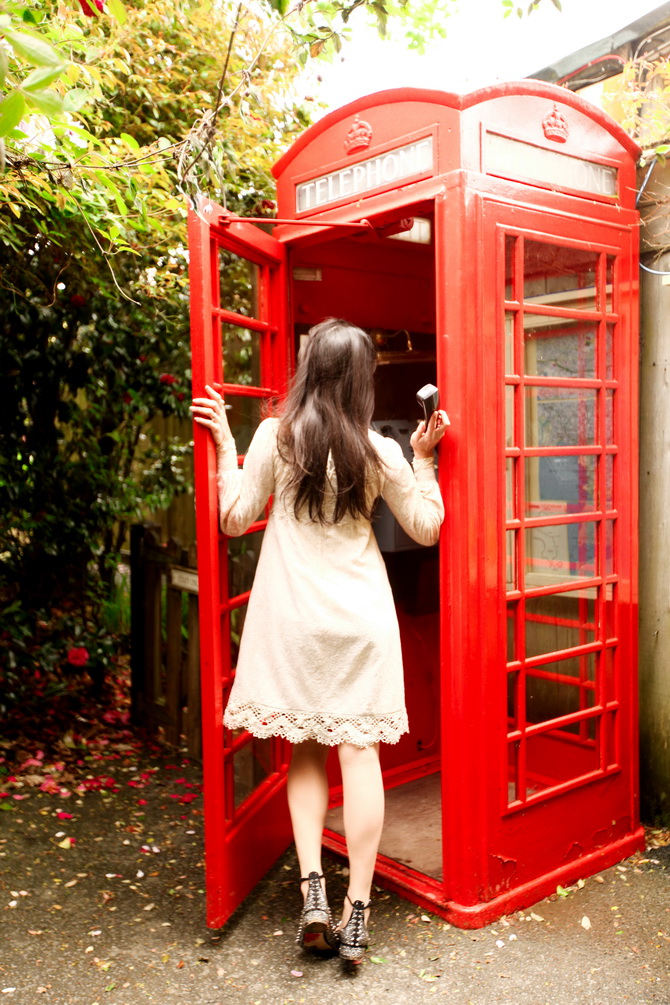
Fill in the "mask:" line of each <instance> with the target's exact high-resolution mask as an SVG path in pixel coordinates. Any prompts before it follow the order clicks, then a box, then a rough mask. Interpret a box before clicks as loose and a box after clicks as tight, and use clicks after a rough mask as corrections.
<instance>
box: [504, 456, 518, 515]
mask: <svg viewBox="0 0 670 1005" xmlns="http://www.w3.org/2000/svg"><path fill="white" fill-rule="evenodd" d="M516 465H517V462H516V460H515V459H514V458H513V457H508V458H506V460H505V497H506V514H507V516H506V519H507V520H514V519H515V517H516Z"/></svg>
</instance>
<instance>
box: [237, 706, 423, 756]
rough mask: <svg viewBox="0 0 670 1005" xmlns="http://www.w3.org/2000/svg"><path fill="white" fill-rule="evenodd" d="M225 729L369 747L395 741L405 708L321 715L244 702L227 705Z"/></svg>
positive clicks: (403, 723)
mask: <svg viewBox="0 0 670 1005" xmlns="http://www.w3.org/2000/svg"><path fill="white" fill-rule="evenodd" d="M223 724H224V726H227V727H228V729H246V730H247V731H248V732H249V733H251V734H252V736H256V737H258V738H260V739H263V738H265V737H269V736H281V737H282V738H283V739H284V740H289V742H291V743H302V742H303V741H305V740H316V741H317V742H318V743H322V744H324V745H325V746H328V747H334V746H337V745H338V744H340V743H351V744H353V746H355V747H370V746H372V744H373V743H397V742H398V740H399V739H400V737H401V736H402V735H403V733H407V732H408V731H409V725H408V722H407V713H406V711H405V710H404V709H401V710H399V711H398V712H389V713H387V714H385V715H353V716H352V715H342V716H338V715H324V714H320V713H316V712H298V711H285V710H283V709H274V708H268V707H267V706H263V705H257V704H251V703H249V702H245V703H244V704H241V705H238V706H236V707H235V708H231V707H230V706H228V708H227V709H226V712H225V715H224V717H223Z"/></svg>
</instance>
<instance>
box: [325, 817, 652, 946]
mask: <svg viewBox="0 0 670 1005" xmlns="http://www.w3.org/2000/svg"><path fill="white" fill-rule="evenodd" d="M324 845H325V847H326V848H328V849H329V850H330V851H332V852H334V853H335V854H336V855H342V856H346V843H345V841H344V838H343V837H342V835H341V834H337V833H335V832H334V831H329V830H327V831H326V832H325V834H324ZM644 847H645V834H644V828H643V827H638V828H637V830H635V831H633V832H632V833H631V834H628V835H626V837H625V838H621V840H619V841H614V842H612V843H611V844H608V845H606V846H605V847H603V848H599V849H597V850H596V851H594V852H591V853H590V854H588V855H582V856H580V858H577V859H574V860H573V861H572V862H569V863H567V864H566V865H564V866H562V867H561V868H560V869H555V870H553V871H552V872H549V873H545V874H544V875H543V876H540V877H538V878H537V879H535V880H531V881H530V882H528V883H524V884H523V885H522V886H518V887H515V888H514V889H512V890H507V891H505V893H503V894H500V895H499V896H498V897H493V898H492V899H491V900H487V901H483V902H481V903H478V904H472V905H465V904H457V903H456V902H455V901H453V900H449V898H448V894H447V891H446V890H445V889H444V886H443V884H442V883H441V882H439V881H436V880H435V879H433V878H431V877H430V876H426V875H424V874H422V873H420V872H416V871H415V870H414V869H410V868H408V867H407V866H405V865H403V864H402V863H400V862H397V861H395V860H393V859H390V858H388V857H387V856H386V855H381V854H380V855H379V856H378V857H377V869H376V871H375V882H377V883H378V884H379V885H380V886H382V887H384V888H385V889H387V890H391V891H392V892H393V893H397V894H398V895H399V896H401V897H404V898H405V899H406V900H409V901H411V902H412V903H414V904H418V905H419V906H420V907H423V908H425V909H426V910H428V911H430V912H432V913H433V914H436V915H438V916H439V917H441V918H444V919H445V921H448V922H449V924H451V925H454V926H455V927H456V928H464V929H472V928H483V927H484V926H485V925H489V924H492V923H493V922H495V921H497V920H498V919H499V918H501V917H503V916H504V915H506V914H512V913H513V912H514V911H520V910H524V909H525V908H528V907H532V906H533V905H534V904H537V903H538V901H540V900H543V899H544V898H545V897H548V896H550V895H551V894H552V893H555V892H556V887H557V886H563V887H565V886H569V885H570V884H571V883H574V882H576V881H577V880H578V879H584V878H586V877H587V876H593V875H595V874H596V873H598V872H602V870H603V869H609V868H610V866H613V865H616V864H617V862H621V861H622V859H625V858H628V856H629V855H632V854H634V852H636V851H642V850H643V849H644Z"/></svg>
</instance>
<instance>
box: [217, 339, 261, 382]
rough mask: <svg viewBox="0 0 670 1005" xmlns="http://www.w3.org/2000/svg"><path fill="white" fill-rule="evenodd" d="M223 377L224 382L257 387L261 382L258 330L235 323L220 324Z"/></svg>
mask: <svg viewBox="0 0 670 1005" xmlns="http://www.w3.org/2000/svg"><path fill="white" fill-rule="evenodd" d="M221 337H222V340H223V379H224V381H225V382H226V384H242V385H243V386H244V387H259V386H260V384H261V355H260V347H261V337H260V335H259V334H258V332H252V331H250V330H249V329H248V328H238V327H237V326H236V325H227V324H222V325H221Z"/></svg>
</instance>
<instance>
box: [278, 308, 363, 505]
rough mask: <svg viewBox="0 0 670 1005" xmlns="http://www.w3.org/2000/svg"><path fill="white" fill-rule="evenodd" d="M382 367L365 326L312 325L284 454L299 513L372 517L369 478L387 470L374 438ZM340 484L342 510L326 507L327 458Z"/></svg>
mask: <svg viewBox="0 0 670 1005" xmlns="http://www.w3.org/2000/svg"><path fill="white" fill-rule="evenodd" d="M376 364H377V359H376V352H375V346H374V344H373V342H372V339H371V338H370V336H369V335H367V334H366V333H365V332H364V331H362V330H361V329H360V328H357V327H356V326H355V325H352V324H349V322H348V321H342V320H340V319H338V318H329V319H328V320H327V321H322V322H321V324H318V325H315V326H314V327H313V328H312V329H310V332H309V337H308V338H307V340H306V344H305V346H304V347H303V349H302V350H301V353H300V359H299V362H298V368H297V370H296V374H295V378H294V381H293V384H292V386H291V390H290V391H289V393H288V396H287V398H286V401H285V403H284V408H283V411H282V417H281V422H280V426H279V438H278V443H279V451H280V454H281V456H282V457H283V458H284V460H286V461H287V462H288V463H289V466H290V468H291V474H290V478H289V482H288V485H287V492H294V493H295V500H294V512H295V515H296V517H297V516H299V514H300V512H301V510H303V508H304V507H306V508H307V512H308V513H309V517H310V519H311V520H315V521H318V522H319V523H322V524H324V523H339V521H340V520H342V519H343V518H344V517H345V516H346V515H347V514H350V515H351V516H353V517H359V516H361V517H365V518H367V519H369V518H370V515H371V509H372V504H373V502H374V500H373V499H370V493H369V492H368V491H366V482H368V480H369V478H370V477H371V476H372V477H374V476H375V475H377V474H379V472H380V471H381V461H380V459H379V456H378V454H377V452H376V450H375V448H374V447H373V445H372V443H371V442H370V437H369V433H368V430H369V427H370V420H371V419H372V411H373V408H374V381H373V374H374V371H375V367H376ZM329 455H330V456H331V457H332V461H333V464H334V467H335V475H336V479H337V485H336V486H335V485H333V486H331V489H335V490H336V494H335V507H334V510H333V512H332V514H328V513H327V511H326V492H327V488H328V484H329V483H328V473H327V466H328V458H329Z"/></svg>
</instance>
